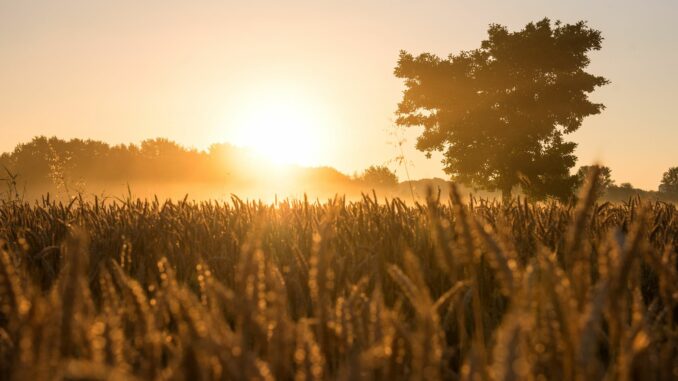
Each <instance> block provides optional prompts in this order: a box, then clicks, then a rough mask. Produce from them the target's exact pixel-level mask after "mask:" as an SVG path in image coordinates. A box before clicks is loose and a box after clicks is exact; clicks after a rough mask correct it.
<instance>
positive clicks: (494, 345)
mask: <svg viewBox="0 0 678 381" xmlns="http://www.w3.org/2000/svg"><path fill="white" fill-rule="evenodd" d="M594 188H595V186H594V185H593V184H591V185H590V186H589V187H588V188H587V189H585V190H584V192H583V193H582V195H581V197H580V200H579V202H578V204H577V205H572V206H567V205H561V204H557V203H540V204H536V203H528V202H526V201H524V200H514V201H513V202H511V203H509V204H501V203H498V202H490V201H486V200H478V199H474V198H472V197H471V198H470V200H468V201H462V199H461V197H460V195H459V194H458V193H457V191H456V190H454V189H453V191H452V192H451V194H450V195H449V197H448V195H441V194H440V193H438V194H436V193H435V192H431V194H430V195H429V197H428V201H427V202H422V203H416V204H414V205H408V204H406V203H405V202H404V201H403V200H400V199H390V200H379V199H378V198H377V197H376V195H365V196H364V197H363V199H362V201H357V202H348V201H346V200H345V199H342V198H335V199H332V200H328V201H326V202H310V201H308V200H298V201H287V200H286V201H278V202H276V203H271V204H267V203H261V202H252V201H243V200H240V199H238V198H237V197H235V196H234V197H233V198H232V200H230V201H228V202H189V201H188V200H183V201H174V202H172V201H167V202H161V201H159V200H157V199H155V200H134V199H131V198H130V199H127V200H118V201H116V202H110V201H107V202H104V201H101V200H94V201H89V202H88V201H84V200H82V199H78V198H75V199H73V200H72V201H70V202H68V203H64V202H56V201H54V200H50V199H49V198H47V197H45V198H43V199H42V201H41V202H38V203H35V204H27V203H21V202H11V201H6V202H4V203H3V204H2V205H1V206H0V216H1V218H0V238H1V239H2V250H1V252H0V253H1V254H0V379H8V380H27V379H28V380H134V379H136V380H183V379H190V380H327V379H332V380H362V379H365V380H371V379H384V380H386V379H387V380H437V379H445V380H457V379H459V380H461V379H463V380H559V379H562V380H633V379H657V380H671V379H675V378H676V377H678V330H677V329H676V323H677V322H678V316H676V314H677V313H678V309H677V308H676V307H677V306H678V303H677V302H678V271H677V270H678V269H677V267H676V266H677V261H676V254H677V251H676V248H677V247H678V211H676V207H675V205H672V204H665V203H661V202H654V203H649V202H644V201H643V200H641V199H638V198H634V199H630V200H629V201H628V202H626V203H620V204H610V203H605V204H599V203H596V202H595V201H594V200H593V194H594V193H595V192H594V191H595V189H594Z"/></svg>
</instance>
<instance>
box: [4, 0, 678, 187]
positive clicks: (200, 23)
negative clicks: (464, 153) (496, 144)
mask: <svg viewBox="0 0 678 381" xmlns="http://www.w3.org/2000/svg"><path fill="white" fill-rule="evenodd" d="M677 8H678V5H676V3H675V2H672V1H648V2H632V1H596V2H589V1H568V2H565V1H562V2H552V1H549V2H544V1H513V2H505V1H480V2H466V1H424V2H409V1H369V2H364V1H361V2H354V1H349V2H317V1H305V2H304V1H285V2H275V1H252V2H230V1H229V2H219V1H197V2H180V1H162V2H156V1H151V2H143V3H141V2H136V1H116V2H110V3H108V2H91V1H59V2H52V1H26V2H23V1H22V2H9V1H4V2H2V3H0V87H1V88H2V89H3V90H2V92H1V93H0V131H2V134H3V139H2V142H0V150H1V151H10V150H11V149H12V148H13V147H14V145H16V144H17V143H19V142H25V141H29V140H30V139H31V138H32V137H33V136H36V135H46V136H53V135H55V136H58V137H61V138H71V137H85V138H93V139H98V140H103V141H106V142H110V143H129V142H136V143H138V142H139V141H141V140H143V139H146V138H149V137H156V136H163V137H167V138H169V139H172V140H175V141H177V142H179V143H180V144H183V145H187V146H194V147H197V148H201V149H202V148H206V147H208V146H209V145H210V144H212V143H214V142H231V143H234V144H237V145H243V146H250V147H253V148H254V149H255V150H257V151H259V152H262V153H264V154H265V155H267V156H269V157H272V158H274V159H275V161H278V162H280V163H297V164H303V165H328V166H332V167H335V168H337V169H339V170H341V171H343V172H345V173H353V172H354V171H360V170H362V169H364V168H365V167H367V166H369V165H372V164H383V163H386V162H388V161H389V160H391V159H393V157H395V156H396V155H397V154H398V151H397V150H396V149H395V148H394V146H393V145H392V144H391V143H392V142H393V141H394V140H396V138H394V137H391V136H390V135H389V132H390V131H391V130H392V128H393V119H394V115H393V113H394V111H395V105H396V103H397V102H398V100H399V98H400V97H401V92H402V90H403V84H402V82H401V81H400V80H398V79H397V78H395V77H394V76H393V68H394V66H395V62H396V60H397V57H398V52H399V50H401V49H405V50H407V51H409V52H412V53H413V54H418V53H420V52H432V53H435V54H438V55H440V56H446V55H447V54H450V53H457V52H458V51H460V50H465V49H472V48H475V47H477V44H478V41H480V40H481V39H483V38H484V37H485V35H486V29H487V25H488V24H490V23H499V24H503V25H507V26H508V27H509V28H519V27H521V26H523V25H524V24H525V23H526V22H527V21H532V20H539V19H541V18H543V17H550V18H551V19H553V20H556V19H560V20H563V21H564V22H576V21H578V20H587V21H588V22H589V25H590V26H591V27H593V28H596V29H599V30H601V31H602V33H603V37H604V41H603V49H602V50H600V51H599V52H595V53H593V55H592V64H591V66H590V71H591V72H592V73H595V74H601V75H604V76H605V77H607V78H609V79H610V81H611V84H610V85H608V86H605V87H603V88H600V89H598V90H596V92H594V93H593V95H592V97H593V99H595V100H596V101H599V102H602V103H604V104H605V105H606V106H607V109H606V110H605V111H604V112H603V113H602V114H600V115H597V116H593V117H590V118H587V119H586V120H585V121H584V124H583V126H582V128H581V129H580V130H579V131H577V132H576V133H575V134H574V135H572V136H571V138H572V139H574V140H575V141H576V142H577V143H578V147H577V149H576V154H577V156H578V158H579V159H578V163H577V165H586V164H591V163H593V162H595V161H601V162H603V163H604V164H606V165H608V166H609V167H611V168H612V170H613V173H614V178H615V180H617V182H618V183H621V182H630V183H632V184H633V185H634V186H636V187H640V188H644V189H654V190H656V189H657V186H658V184H659V180H660V178H661V175H662V173H663V172H664V171H665V170H666V169H667V168H669V167H670V166H673V165H675V160H676V158H677V155H676V153H675V152H676V151H675V142H676V141H678V129H676V125H677V124H678V123H677V122H678V116H677V114H676V113H675V112H674V110H673V107H672V101H673V97H674V93H675V91H676V89H677V88H678V76H676V75H675V67H676V66H678V50H676V49H674V48H673V46H674V45H675V42H674V41H673V36H674V35H675V33H674V31H673V30H672V25H673V21H674V19H675V17H676V15H678V9H677ZM281 111H282V112H281ZM417 134H418V131H414V129H413V130H410V131H408V132H407V133H406V134H405V137H406V138H407V144H405V147H404V149H405V155H406V157H407V159H408V160H409V161H411V167H410V168H409V171H410V175H411V176H412V177H413V178H423V177H434V176H437V177H443V176H444V175H443V173H442V171H441V165H440V162H439V159H440V157H438V156H435V155H434V158H433V159H431V160H427V159H425V158H424V155H423V154H422V153H420V152H418V151H416V150H415V149H414V143H415V140H416V136H417ZM639 158H642V159H639ZM392 168H393V169H396V170H397V173H398V175H399V177H400V178H401V180H402V179H403V178H404V171H403V169H402V168H397V166H394V165H393V164H392Z"/></svg>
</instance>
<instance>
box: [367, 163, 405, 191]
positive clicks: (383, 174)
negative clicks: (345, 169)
mask: <svg viewBox="0 0 678 381" xmlns="http://www.w3.org/2000/svg"><path fill="white" fill-rule="evenodd" d="M359 179H360V180H362V181H363V182H364V183H366V184H367V185H369V186H372V187H380V188H391V187H395V186H396V185H398V177H397V176H396V174H395V173H393V171H391V170H390V169H388V167H386V166H385V165H377V166H375V165H372V166H370V167H369V168H367V169H366V170H365V171H364V172H363V173H362V174H361V175H360V177H359Z"/></svg>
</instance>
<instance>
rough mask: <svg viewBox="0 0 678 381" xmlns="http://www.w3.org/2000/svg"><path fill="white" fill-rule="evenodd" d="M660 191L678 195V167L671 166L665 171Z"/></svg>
mask: <svg viewBox="0 0 678 381" xmlns="http://www.w3.org/2000/svg"><path fill="white" fill-rule="evenodd" d="M659 191H660V192H662V193H671V194H677V195H678V167H672V168H669V169H668V170H667V171H666V172H664V175H663V176H662V181H661V183H660V185H659Z"/></svg>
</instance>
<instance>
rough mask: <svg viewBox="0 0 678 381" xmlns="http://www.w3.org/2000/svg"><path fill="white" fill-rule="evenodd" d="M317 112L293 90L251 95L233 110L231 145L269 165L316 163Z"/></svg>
mask: <svg viewBox="0 0 678 381" xmlns="http://www.w3.org/2000/svg"><path fill="white" fill-rule="evenodd" d="M319 109H320V107H318V105H316V104H314V102H313V100H312V99H311V98H310V97H306V96H304V95H303V94H300V93H299V92H296V91H291V90H288V89H284V90H277V91H271V90H267V91H261V92H259V93H255V94H253V96H250V97H248V99H245V102H244V104H243V105H242V106H241V107H240V108H239V110H237V114H238V115H237V117H236V118H235V120H234V127H235V134H234V135H235V136H234V143H235V144H237V145H240V146H244V147H248V148H251V149H253V150H254V151H256V153H257V154H259V155H261V156H263V157H265V158H266V159H268V161H270V162H271V163H273V164H278V165H283V164H284V165H287V164H296V165H304V166H309V165H313V164H316V163H317V159H318V154H319V151H321V146H322V134H321V130H322V125H323V121H322V115H320V113H319Z"/></svg>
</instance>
